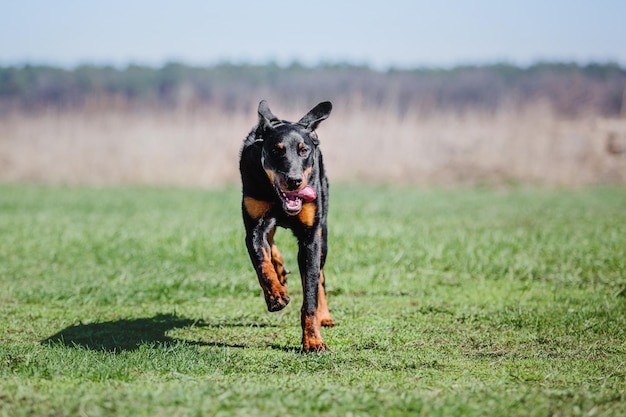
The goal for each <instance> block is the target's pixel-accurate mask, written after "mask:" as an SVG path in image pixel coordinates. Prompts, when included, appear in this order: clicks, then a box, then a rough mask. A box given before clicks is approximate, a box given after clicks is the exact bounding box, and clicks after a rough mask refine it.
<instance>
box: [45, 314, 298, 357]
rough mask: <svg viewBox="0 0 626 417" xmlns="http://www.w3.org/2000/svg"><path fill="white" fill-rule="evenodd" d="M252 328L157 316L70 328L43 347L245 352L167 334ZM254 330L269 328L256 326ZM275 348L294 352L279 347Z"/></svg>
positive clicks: (262, 325)
mask: <svg viewBox="0 0 626 417" xmlns="http://www.w3.org/2000/svg"><path fill="white" fill-rule="evenodd" d="M250 325H252V324H249V323H244V322H232V323H219V324H211V323H207V322H204V321H199V320H191V319H187V318H183V317H179V316H177V315H174V314H157V315H155V316H153V317H147V318H136V319H120V320H115V321H105V322H99V323H88V324H83V323H79V324H76V325H72V326H69V327H67V328H65V329H63V330H61V331H59V332H58V333H55V334H53V335H52V336H50V337H47V338H46V339H44V340H42V341H41V343H42V344H43V345H58V344H61V345H65V346H69V347H77V348H85V349H89V350H97V351H109V352H114V353H118V352H123V351H133V350H136V349H138V348H139V347H140V346H142V345H149V346H168V345H175V344H179V343H184V344H188V345H197V346H223V347H233V348H245V347H247V346H245V345H243V344H236V343H232V344H229V343H223V342H204V341H188V340H183V339H176V338H172V337H170V336H168V335H167V332H168V331H171V330H174V329H182V328H188V327H192V326H193V327H224V326H228V327H243V326H250ZM254 326H255V327H267V326H268V325H267V324H254ZM271 347H272V348H277V349H283V350H292V349H291V348H285V347H280V346H271Z"/></svg>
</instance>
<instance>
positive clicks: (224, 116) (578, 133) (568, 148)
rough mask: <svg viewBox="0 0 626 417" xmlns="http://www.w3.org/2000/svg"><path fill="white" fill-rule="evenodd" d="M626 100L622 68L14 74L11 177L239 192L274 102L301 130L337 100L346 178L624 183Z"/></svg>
mask: <svg viewBox="0 0 626 417" xmlns="http://www.w3.org/2000/svg"><path fill="white" fill-rule="evenodd" d="M625 91H626V70H625V69H624V68H622V67H620V66H618V65H613V64H589V65H585V66H582V65H578V64H566V63H543V64H542V63H539V64H535V65H532V66H529V67H516V66H512V65H506V64H499V65H486V66H477V67H457V68H451V69H413V70H408V69H407V70H399V69H397V70H389V71H384V72H383V71H375V70H372V69H370V68H367V67H360V66H353V65H343V64H327V65H320V66H317V67H304V66H302V65H299V64H297V63H296V64H293V65H291V66H289V67H279V66H277V65H272V64H268V65H259V66H254V65H233V64H222V65H216V66H213V67H205V68H202V67H190V66H186V65H183V64H177V63H171V64H167V65H164V66H163V67H160V68H151V67H142V66H138V65H130V66H128V67H125V68H114V67H98V66H86V65H85V66H80V67H77V68H73V69H62V68H51V67H42V66H28V65H26V66H22V67H3V68H0V123H1V124H2V129H1V130H0V180H4V181H37V182H41V181H44V182H52V183H71V184H76V183H80V184H96V185H101V184H151V185H163V184H165V185H183V186H202V187H206V186H216V185H223V184H235V183H237V182H238V181H239V178H238V172H237V158H238V153H239V148H240V146H241V143H242V139H243V138H244V137H245V135H246V134H247V132H248V131H249V130H250V128H251V127H252V126H253V125H254V124H255V123H256V119H257V116H256V106H257V104H258V102H259V101H260V100H261V99H267V100H269V102H270V105H271V107H272V109H273V110H274V112H275V113H276V114H278V115H279V116H280V117H283V118H285V119H287V120H297V119H299V118H300V117H301V116H302V115H303V114H304V113H305V112H306V111H308V110H309V109H310V108H312V107H313V106H314V105H315V104H317V103H318V102H319V101H322V100H332V101H333V104H334V110H333V115H332V116H331V118H330V119H329V120H328V121H326V122H324V124H323V125H322V126H321V128H320V137H321V139H322V148H323V150H324V154H325V157H326V159H327V161H328V167H329V171H330V174H331V177H332V178H333V180H334V181H341V182H346V181H350V182H353V181H367V182H375V183H380V182H383V183H394V184H398V183H401V184H419V185H451V184H455V185H456V184H472V185H475V184H497V185H501V184H510V183H515V184H518V183H524V184H542V185H545V184H548V185H559V186H561V185H565V186H578V185H589V184H605V183H626V111H625V102H626V94H625Z"/></svg>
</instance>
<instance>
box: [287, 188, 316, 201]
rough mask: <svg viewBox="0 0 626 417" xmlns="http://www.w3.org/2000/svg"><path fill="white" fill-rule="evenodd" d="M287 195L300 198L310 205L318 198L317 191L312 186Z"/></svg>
mask: <svg viewBox="0 0 626 417" xmlns="http://www.w3.org/2000/svg"><path fill="white" fill-rule="evenodd" d="M285 194H286V195H287V196H289V197H299V198H301V199H302V200H304V201H306V202H307V203H310V202H311V201H313V200H315V197H317V194H316V193H315V190H314V189H313V187H311V186H310V185H307V186H306V187H304V188H303V189H301V190H299V191H292V192H289V193H285Z"/></svg>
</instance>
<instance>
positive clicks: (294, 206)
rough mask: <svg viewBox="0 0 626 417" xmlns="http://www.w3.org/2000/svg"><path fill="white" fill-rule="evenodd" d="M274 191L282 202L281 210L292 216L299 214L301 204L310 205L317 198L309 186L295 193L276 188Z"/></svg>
mask: <svg viewBox="0 0 626 417" xmlns="http://www.w3.org/2000/svg"><path fill="white" fill-rule="evenodd" d="M276 191H277V193H278V196H279V197H280V199H281V201H282V202H283V210H284V211H285V212H286V213H287V214H290V215H292V216H294V215H296V214H298V213H300V210H302V203H303V202H306V203H310V202H311V201H313V200H315V198H316V197H317V194H316V193H315V190H314V189H313V187H311V186H310V185H307V186H306V187H304V188H303V189H301V190H297V191H283V190H281V189H280V188H278V187H276Z"/></svg>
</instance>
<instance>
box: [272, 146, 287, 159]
mask: <svg viewBox="0 0 626 417" xmlns="http://www.w3.org/2000/svg"><path fill="white" fill-rule="evenodd" d="M271 152H272V155H274V156H280V155H283V154H284V153H285V145H283V144H279V145H277V146H275V147H273V148H272V150H271Z"/></svg>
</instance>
